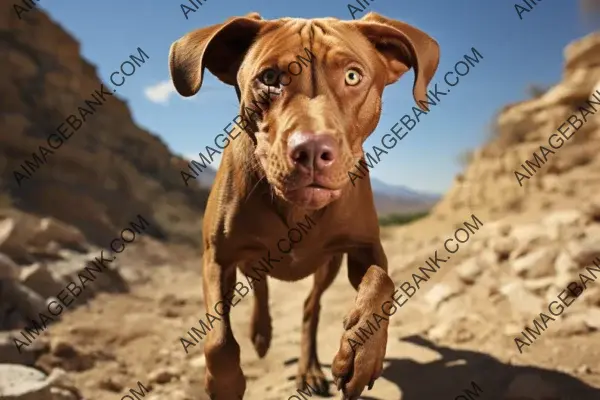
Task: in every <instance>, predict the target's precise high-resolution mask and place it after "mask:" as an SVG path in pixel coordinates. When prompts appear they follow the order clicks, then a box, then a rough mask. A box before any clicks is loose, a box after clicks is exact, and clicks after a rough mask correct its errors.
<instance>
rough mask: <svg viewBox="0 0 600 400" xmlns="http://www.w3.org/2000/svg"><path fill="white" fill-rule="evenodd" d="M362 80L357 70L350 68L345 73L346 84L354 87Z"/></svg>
mask: <svg viewBox="0 0 600 400" xmlns="http://www.w3.org/2000/svg"><path fill="white" fill-rule="evenodd" d="M361 80H362V75H361V74H360V72H358V71H357V70H355V69H353V68H351V69H349V70H348V71H346V84H347V85H349V86H356V85H358V83H359V82H360V81H361Z"/></svg>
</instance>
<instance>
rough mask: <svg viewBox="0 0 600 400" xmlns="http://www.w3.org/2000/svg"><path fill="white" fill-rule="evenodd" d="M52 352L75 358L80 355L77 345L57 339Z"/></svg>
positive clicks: (57, 355)
mask: <svg viewBox="0 0 600 400" xmlns="http://www.w3.org/2000/svg"><path fill="white" fill-rule="evenodd" d="M52 354H54V355H55V356H56V357H60V358H74V357H77V355H78V353H77V350H76V349H75V347H73V346H72V345H71V344H70V343H67V342H64V341H57V342H55V343H54V344H53V346H52Z"/></svg>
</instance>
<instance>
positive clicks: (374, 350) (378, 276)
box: [331, 246, 394, 400]
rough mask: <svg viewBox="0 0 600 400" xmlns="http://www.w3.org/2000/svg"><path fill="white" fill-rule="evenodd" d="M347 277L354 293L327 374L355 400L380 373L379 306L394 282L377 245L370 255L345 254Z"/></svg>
mask: <svg viewBox="0 0 600 400" xmlns="http://www.w3.org/2000/svg"><path fill="white" fill-rule="evenodd" d="M371 254H373V255H372V256H370V255H371ZM369 261H376V262H378V265H373V264H372V263H371V262H369ZM348 275H349V278H350V282H351V283H352V285H353V286H354V287H355V288H356V289H357V290H358V293H357V295H356V299H355V301H354V306H353V308H352V310H351V311H350V312H349V313H348V315H346V317H345V318H344V330H345V332H344V334H343V335H342V339H341V342H340V349H339V351H338V353H337V354H336V356H335V358H334V359H333V363H332V367H331V371H332V374H333V377H334V382H335V384H336V386H337V388H338V390H339V389H341V390H342V392H343V394H344V397H343V398H344V399H348V400H355V399H358V397H359V396H360V395H361V393H362V392H363V390H364V388H365V386H368V387H369V389H371V388H372V387H373V383H374V381H375V380H376V379H377V378H379V376H380V375H381V373H382V372H383V360H384V358H385V349H386V345H387V336H388V322H389V320H388V317H387V315H384V314H383V313H382V305H383V303H384V302H386V301H387V300H389V299H390V298H391V297H392V296H393V292H394V283H393V282H392V280H391V279H390V277H389V276H388V274H387V260H386V258H385V255H384V254H383V250H382V249H381V247H380V246H378V247H377V248H376V249H375V250H374V251H373V253H371V252H363V251H360V250H358V251H356V252H354V253H349V254H348Z"/></svg>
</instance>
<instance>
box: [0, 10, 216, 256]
mask: <svg viewBox="0 0 600 400" xmlns="http://www.w3.org/2000/svg"><path fill="white" fill-rule="evenodd" d="M132 50H134V49H132ZM135 54H136V55H137V52H135ZM128 56H129V55H124V57H128ZM159 57H160V56H159V55H156V57H153V58H152V59H150V60H146V61H145V62H146V63H149V62H165V61H164V60H161V59H160V58H159ZM164 57H166V55H164ZM0 59H1V62H0V72H1V73H0V92H1V93H2V96H1V98H0V208H2V209H6V208H17V209H20V210H22V211H25V212H27V213H31V214H37V215H42V216H51V217H54V218H56V219H57V220H61V221H63V222H66V223H68V224H71V225H73V226H75V227H77V228H79V229H80V230H81V231H82V232H83V233H84V234H85V236H86V237H87V238H88V240H90V241H91V242H92V243H96V244H99V245H102V246H106V245H107V243H106V241H107V240H110V239H111V238H112V237H113V236H114V233H115V231H117V229H122V226H123V225H126V224H127V223H128V221H130V220H131V219H132V218H135V216H136V215H138V214H141V215H144V216H145V218H146V219H148V220H149V221H150V222H151V225H152V226H153V228H155V229H153V231H152V232H151V235H153V236H155V237H157V238H159V239H167V240H169V241H174V242H182V241H185V242H190V243H192V242H193V243H199V241H200V226H201V215H202V211H203V209H204V206H205V202H206V199H207V196H208V191H207V190H206V189H202V188H192V187H185V186H184V185H182V183H181V178H180V176H179V170H180V166H181V164H182V163H184V161H183V160H182V159H179V158H177V157H174V156H173V155H172V154H171V152H170V151H169V149H168V148H167V146H166V145H165V144H164V143H163V142H162V141H161V140H160V139H159V138H158V137H157V136H155V135H153V134H151V133H150V132H147V131H145V130H143V129H140V128H139V127H137V126H136V125H135V124H134V122H133V121H132V118H131V113H130V111H129V109H128V107H127V104H126V103H125V102H124V101H122V100H120V99H119V97H118V93H116V94H115V95H113V96H111V95H110V94H109V95H104V97H106V99H105V101H101V102H102V103H103V104H102V105H100V106H96V110H95V112H94V113H93V115H91V116H87V118H86V120H85V122H84V123H82V125H81V127H80V128H79V129H78V130H77V131H75V132H73V129H71V127H70V126H69V124H68V121H66V119H67V118H68V117H69V115H71V114H75V115H77V116H78V118H81V110H79V111H78V107H86V103H85V100H94V98H93V96H92V94H97V93H98V92H100V91H101V84H102V83H103V82H102V81H101V80H100V79H99V77H98V74H97V71H96V67H95V66H94V65H92V64H91V63H89V62H87V61H85V60H83V59H82V58H81V56H80V46H79V43H78V42H77V41H76V40H75V39H73V37H71V36H70V35H69V34H68V33H67V32H65V30H64V29H62V28H61V27H60V26H58V25H57V24H56V23H54V22H52V21H51V20H50V19H49V17H48V16H47V15H46V14H45V13H43V12H30V13H28V15H27V17H26V18H24V19H23V20H19V19H18V18H17V15H16V13H15V11H14V9H13V7H12V6H11V7H9V6H8V5H5V6H3V7H0ZM125 59H126V58H125ZM142 68H143V66H142ZM129 79H135V76H132V77H130V78H129ZM118 81H119V79H118V78H117V82H118ZM104 88H105V89H104V90H105V91H106V90H108V91H110V92H111V93H112V89H110V88H111V87H110V86H109V85H107V84H106V83H104ZM96 98H99V97H98V96H96ZM87 108H88V109H89V105H88V106H87ZM61 124H62V125H61ZM74 125H77V123H75V124H74ZM61 126H62V128H60V127H61ZM57 131H62V132H63V134H64V135H65V136H68V135H69V134H72V136H71V137H68V140H65V141H64V143H63V144H62V145H60V147H58V144H57V143H58V141H59V138H58V134H57ZM64 132H67V133H64ZM52 134H54V137H53V138H51V139H50V141H49V140H48V138H49V135H52ZM39 146H43V147H44V148H45V149H47V150H49V151H50V152H51V153H50V152H48V151H46V150H41V149H40V147H39ZM52 146H54V147H53V148H54V150H53V149H52V148H51V147H52ZM56 147H58V148H57V149H56ZM35 157H37V158H38V160H36V159H35ZM26 160H29V164H27V163H26ZM22 164H25V167H24V168H23V167H22V166H21V165H22ZM24 170H25V171H24ZM14 171H18V172H19V173H20V174H22V176H23V177H21V178H20V179H18V176H17V178H16V177H15V174H14ZM26 171H29V172H30V174H29V175H30V176H28V174H27V173H26ZM31 171H33V172H31Z"/></svg>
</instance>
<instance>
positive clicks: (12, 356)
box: [0, 331, 49, 366]
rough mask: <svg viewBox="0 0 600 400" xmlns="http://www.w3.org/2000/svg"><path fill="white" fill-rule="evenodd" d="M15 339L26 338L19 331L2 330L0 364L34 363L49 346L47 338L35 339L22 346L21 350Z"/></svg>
mask: <svg viewBox="0 0 600 400" xmlns="http://www.w3.org/2000/svg"><path fill="white" fill-rule="evenodd" d="M15 339H20V340H24V339H23V336H21V333H20V332H19V331H5V332H0V364H21V365H30V366H31V365H34V364H35V362H36V360H37V358H38V357H39V356H40V355H41V354H42V353H44V352H45V351H46V350H47V349H48V347H49V346H48V342H47V341H45V340H34V341H33V342H31V343H28V344H27V346H24V347H21V349H20V350H21V352H19V350H18V349H17V346H16V345H15ZM26 343H27V342H26Z"/></svg>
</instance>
